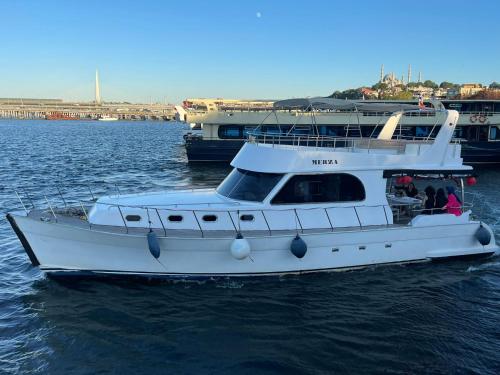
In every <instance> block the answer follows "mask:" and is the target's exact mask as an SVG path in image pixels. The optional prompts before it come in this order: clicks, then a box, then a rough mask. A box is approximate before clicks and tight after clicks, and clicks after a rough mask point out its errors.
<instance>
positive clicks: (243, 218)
mask: <svg viewBox="0 0 500 375" xmlns="http://www.w3.org/2000/svg"><path fill="white" fill-rule="evenodd" d="M240 220H241V221H253V220H254V217H253V215H249V214H245V215H241V216H240Z"/></svg>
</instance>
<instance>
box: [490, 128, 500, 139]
mask: <svg viewBox="0 0 500 375" xmlns="http://www.w3.org/2000/svg"><path fill="white" fill-rule="evenodd" d="M490 140H492V141H500V125H497V126H492V127H491V128H490Z"/></svg>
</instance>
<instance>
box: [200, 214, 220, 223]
mask: <svg viewBox="0 0 500 375" xmlns="http://www.w3.org/2000/svg"><path fill="white" fill-rule="evenodd" d="M203 221H208V222H214V221H217V216H216V215H203Z"/></svg>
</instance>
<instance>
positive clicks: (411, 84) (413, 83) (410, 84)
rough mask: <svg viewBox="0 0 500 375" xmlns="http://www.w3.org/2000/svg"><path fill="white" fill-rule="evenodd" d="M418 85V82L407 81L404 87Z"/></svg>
mask: <svg viewBox="0 0 500 375" xmlns="http://www.w3.org/2000/svg"><path fill="white" fill-rule="evenodd" d="M418 86H420V83H417V82H408V84H407V85H406V87H418Z"/></svg>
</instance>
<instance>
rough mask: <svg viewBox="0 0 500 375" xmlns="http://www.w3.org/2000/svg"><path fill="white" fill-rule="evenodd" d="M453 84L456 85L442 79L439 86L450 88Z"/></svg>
mask: <svg viewBox="0 0 500 375" xmlns="http://www.w3.org/2000/svg"><path fill="white" fill-rule="evenodd" d="M455 86H457V85H456V84H454V83H451V82H448V81H443V82H441V83H440V84H439V87H440V88H442V89H451V88H453V87H455Z"/></svg>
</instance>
